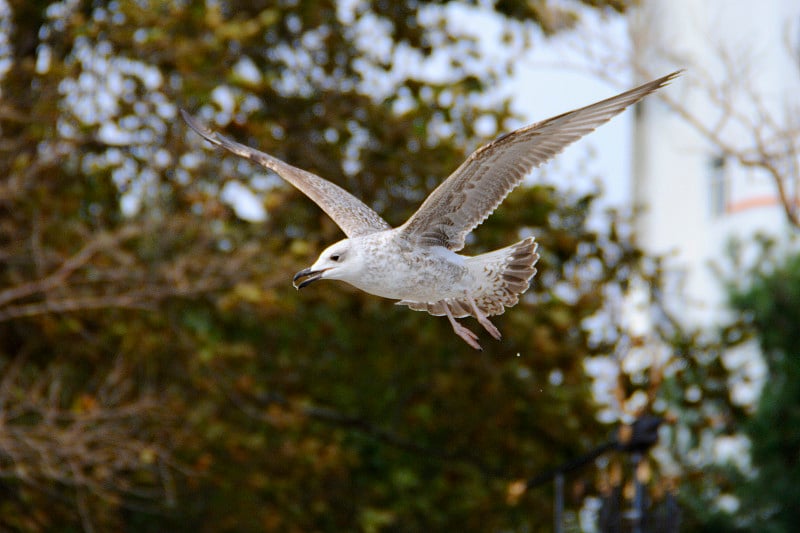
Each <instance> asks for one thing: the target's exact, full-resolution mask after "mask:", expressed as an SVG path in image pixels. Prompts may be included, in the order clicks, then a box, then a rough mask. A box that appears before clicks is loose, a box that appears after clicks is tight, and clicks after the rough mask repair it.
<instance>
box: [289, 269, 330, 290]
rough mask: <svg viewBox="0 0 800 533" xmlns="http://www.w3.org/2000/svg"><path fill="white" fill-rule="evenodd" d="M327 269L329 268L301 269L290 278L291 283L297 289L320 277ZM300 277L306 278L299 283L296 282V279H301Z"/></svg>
mask: <svg viewBox="0 0 800 533" xmlns="http://www.w3.org/2000/svg"><path fill="white" fill-rule="evenodd" d="M328 270H330V269H328V268H323V269H322V270H311V269H310V268H306V269H304V270H301V271H300V272H298V273H297V274H295V275H294V277H293V278H292V285H294V288H295V289H298V290H299V289H302V288H303V287H305V286H306V285H310V284H312V283H314V282H315V281H317V280H318V279H322V274H324V273H325V272H326V271H328ZM302 278H306V279H305V280H303V281H301V282H300V284H298V283H297V282H298V280H301V279H302Z"/></svg>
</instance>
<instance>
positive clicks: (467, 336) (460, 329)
mask: <svg viewBox="0 0 800 533" xmlns="http://www.w3.org/2000/svg"><path fill="white" fill-rule="evenodd" d="M444 312H445V314H447V320H449V321H450V325H451V326H453V331H455V332H456V335H458V336H459V337H461V338H462V339H464V340H465V341H466V342H467V344H469V345H470V346H472V347H473V348H475V349H476V350H483V348H481V345H480V344H478V336H477V335H475V334H474V333H472V332H471V331H470V330H468V329H467V328H466V327H465V326H463V325H462V324H459V323H458V322H457V321H456V319H455V318H453V313H452V312H451V311H450V306H448V305H447V303H444Z"/></svg>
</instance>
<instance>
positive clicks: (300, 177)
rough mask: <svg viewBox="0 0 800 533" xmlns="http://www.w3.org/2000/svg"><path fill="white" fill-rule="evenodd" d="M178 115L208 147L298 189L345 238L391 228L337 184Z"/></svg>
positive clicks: (183, 113)
mask: <svg viewBox="0 0 800 533" xmlns="http://www.w3.org/2000/svg"><path fill="white" fill-rule="evenodd" d="M181 116H183V120H185V121H186V124H188V125H189V127H190V128H192V129H193V130H194V131H195V132H197V134H198V135H200V136H201V137H203V138H204V139H205V140H207V141H208V142H210V143H211V144H214V145H216V146H220V147H222V148H225V149H226V150H228V151H230V152H232V153H234V154H236V155H238V156H240V157H243V158H245V159H249V160H250V161H254V162H256V163H258V164H259V165H261V166H263V167H265V168H268V169H270V170H272V171H273V172H275V173H276V174H277V175H278V176H280V177H281V178H283V179H284V180H286V181H288V182H289V183H291V184H292V185H294V186H295V187H297V188H298V189H300V191H301V192H302V193H303V194H305V195H306V196H308V197H309V198H311V199H312V200H313V201H314V203H316V204H317V205H318V206H320V207H321V208H322V210H323V211H325V213H326V214H327V215H328V216H329V217H331V218H332V219H333V221H334V222H336V224H337V225H338V226H339V227H340V228H342V231H344V233H345V235H347V236H348V237H358V236H359V235H366V234H368V233H375V232H376V231H383V230H387V229H391V226H389V224H387V223H386V221H385V220H383V219H382V218H381V217H380V216H379V215H378V214H377V213H376V212H375V211H373V210H372V209H370V208H369V207H367V205H366V204H365V203H364V202H362V201H361V200H359V199H358V198H356V197H355V196H353V195H352V194H350V193H349V192H347V191H345V190H344V189H342V188H341V187H339V186H338V185H334V184H333V183H331V182H330V181H328V180H326V179H323V178H320V177H319V176H317V175H316V174H312V173H311V172H307V171H305V170H303V169H300V168H297V167H293V166H292V165H290V164H288V163H285V162H283V161H281V160H280V159H278V158H276V157H272V156H271V155H269V154H266V153H264V152H261V151H259V150H256V149H255V148H250V147H249V146H245V145H243V144H240V143H237V142H236V141H232V140H230V139H228V138H227V137H225V136H224V135H220V134H219V133H217V132H214V131H211V130H210V129H208V128H206V127H205V126H203V125H202V124H200V123H199V122H197V121H196V120H195V119H194V118H193V117H192V116H191V115H190V114H189V113H187V112H186V111H184V110H183V109H181Z"/></svg>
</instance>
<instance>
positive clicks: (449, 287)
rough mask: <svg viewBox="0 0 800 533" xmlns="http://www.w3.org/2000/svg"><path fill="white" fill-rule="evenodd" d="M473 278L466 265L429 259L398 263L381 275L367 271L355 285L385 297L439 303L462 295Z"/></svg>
mask: <svg viewBox="0 0 800 533" xmlns="http://www.w3.org/2000/svg"><path fill="white" fill-rule="evenodd" d="M470 279H471V276H470V274H469V271H468V270H467V268H466V266H465V265H464V264H463V262H453V261H449V260H446V259H442V258H441V257H436V256H433V257H430V256H426V257H417V258H412V259H409V260H406V261H398V262H396V263H395V264H393V265H392V267H391V268H388V269H387V268H383V269H381V271H380V272H378V271H368V272H367V274H366V275H364V276H362V277H361V278H360V279H359V280H358V281H357V282H356V283H353V285H354V286H355V287H357V288H359V289H361V290H362V291H364V292H368V293H370V294H374V295H376V296H382V297H384V298H392V299H396V300H412V301H415V302H438V301H440V300H444V299H446V298H456V297H459V296H463V295H464V291H465V290H467V289H468V287H469V281H470Z"/></svg>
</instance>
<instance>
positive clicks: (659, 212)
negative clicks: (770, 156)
mask: <svg viewBox="0 0 800 533" xmlns="http://www.w3.org/2000/svg"><path fill="white" fill-rule="evenodd" d="M632 26H633V29H632V32H631V35H632V39H633V45H634V54H635V57H634V62H635V63H636V64H637V70H639V71H645V70H646V71H647V74H643V75H642V77H643V78H650V77H653V76H657V75H661V74H663V73H664V72H669V71H670V70H672V69H674V68H676V67H685V68H686V69H687V71H686V73H685V74H684V76H683V77H682V78H680V79H678V80H676V81H675V82H673V84H672V86H671V87H669V88H668V89H667V91H668V95H669V97H670V98H672V99H674V100H675V101H676V102H677V103H678V104H679V105H680V106H682V107H683V108H685V109H686V110H687V111H688V113H689V114H690V115H691V116H693V117H695V119H697V120H698V121H699V124H701V125H702V127H705V128H709V130H711V131H715V132H717V133H718V134H719V136H720V137H721V139H722V140H723V141H724V142H725V143H726V144H727V145H729V146H731V147H733V148H737V147H744V146H748V145H751V144H752V142H753V138H754V137H753V135H754V132H755V131H758V130H760V129H763V127H764V125H765V124H766V123H765V122H764V121H766V120H772V121H787V122H786V124H785V125H786V126H787V127H788V126H791V124H789V122H788V121H790V120H795V121H797V123H798V126H800V117H798V114H800V97H798V95H800V84H798V79H799V78H798V72H800V70H799V69H798V64H797V61H798V55H797V53H796V52H797V51H796V52H795V55H794V56H793V55H792V51H791V50H790V48H787V43H792V42H794V43H795V45H797V44H798V43H800V2H798V1H797V0H766V1H763V2H758V3H754V2H751V1H749V0H716V1H703V2H698V1H696V0H645V1H644V2H643V4H642V6H641V7H640V8H639V9H638V10H637V12H636V13H635V14H634V16H633V23H632ZM724 103H727V104H730V106H729V108H726V106H725V105H723V104H724ZM792 105H794V106H795V108H794V109H795V113H794V114H793V113H792V112H787V110H789V107H790V106H792ZM633 181H634V191H633V193H634V201H635V203H636V205H637V207H638V208H640V209H641V211H640V214H639V215H638V217H637V222H636V230H637V236H638V239H639V242H640V244H641V245H642V246H643V247H644V248H645V249H647V250H648V251H650V252H654V253H658V254H670V259H669V261H668V266H669V267H670V269H671V271H672V273H673V274H672V278H673V283H674V291H671V292H673V293H674V294H672V297H673V299H674V300H675V301H674V302H673V303H674V304H675V306H676V307H678V308H679V309H680V311H681V312H680V315H681V316H682V317H683V318H684V319H685V320H686V321H687V322H690V323H693V324H694V325H702V324H703V323H709V322H714V321H716V320H717V319H719V318H720V317H721V316H724V311H723V308H724V305H723V304H724V291H723V288H722V286H721V284H720V283H719V276H718V275H717V274H715V272H714V271H713V269H712V268H711V266H710V263H711V262H717V263H724V262H725V261H724V256H725V250H726V248H727V247H728V243H729V242H730V239H731V238H732V237H737V238H740V239H744V240H748V239H750V238H751V237H752V236H753V235H754V234H756V233H758V232H765V233H768V234H771V235H774V236H782V235H787V234H788V233H790V232H789V230H788V225H787V223H786V220H785V216H784V212H783V210H782V207H781V206H780V204H779V202H778V198H777V194H776V189H775V185H774V183H773V182H772V181H771V179H770V178H769V177H768V176H767V175H766V174H765V173H763V172H759V171H755V170H753V169H750V168H744V167H742V166H741V165H740V164H739V162H738V161H736V159H735V158H734V157H731V156H730V155H726V154H725V153H724V152H723V151H722V150H720V149H719V148H718V147H716V146H714V144H713V143H711V142H709V141H708V140H707V139H706V138H705V137H704V135H702V134H700V133H698V129H697V127H695V126H694V125H691V124H689V123H688V122H687V121H686V120H684V118H682V117H680V116H678V114H676V113H675V112H674V110H671V109H670V108H669V107H668V106H667V104H665V103H664V102H663V101H660V100H658V99H656V98H650V99H646V100H645V101H644V102H643V103H642V104H640V106H639V108H638V109H637V113H636V120H635V127H634V160H633ZM681 286H683V288H684V289H685V292H684V293H683V294H681V291H680V287H681Z"/></svg>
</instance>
